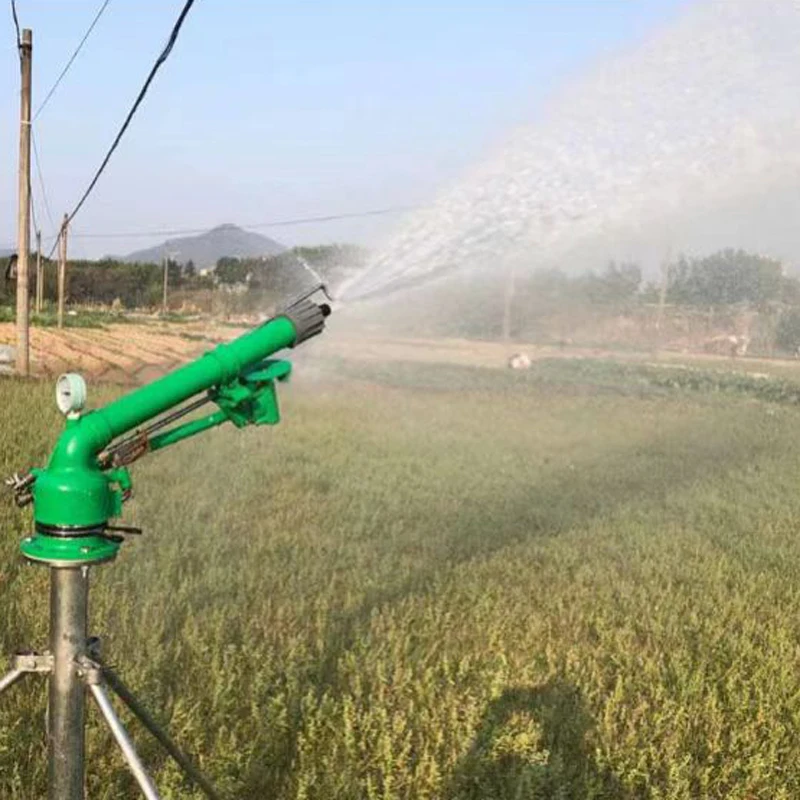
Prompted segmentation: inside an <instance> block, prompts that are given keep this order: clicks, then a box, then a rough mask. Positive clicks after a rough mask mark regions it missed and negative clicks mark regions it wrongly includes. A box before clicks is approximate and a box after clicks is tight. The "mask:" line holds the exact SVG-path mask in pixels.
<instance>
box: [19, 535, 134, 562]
mask: <svg viewBox="0 0 800 800" xmlns="http://www.w3.org/2000/svg"><path fill="white" fill-rule="evenodd" d="M119 547H120V543H119V542H118V541H116V540H114V539H110V538H108V537H107V536H45V535H42V534H40V533H34V534H33V536H29V537H28V538H27V539H23V540H22V544H20V550H21V551H22V554H23V555H24V556H25V558H27V559H29V560H30V561H40V562H42V563H44V564H49V565H50V566H54V567H75V566H79V565H83V564H99V563H101V562H102V561H111V560H112V559H114V558H115V557H116V555H117V552H118V551H119Z"/></svg>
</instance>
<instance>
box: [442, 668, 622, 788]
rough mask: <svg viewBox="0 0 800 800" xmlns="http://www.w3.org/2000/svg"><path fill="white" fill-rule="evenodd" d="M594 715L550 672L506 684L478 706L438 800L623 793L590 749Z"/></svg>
mask: <svg viewBox="0 0 800 800" xmlns="http://www.w3.org/2000/svg"><path fill="white" fill-rule="evenodd" d="M593 727H594V720H593V719H592V717H591V716H590V714H589V713H588V712H587V710H586V708H585V705H584V702H583V698H582V696H581V694H580V691H579V690H578V689H577V688H576V687H575V686H572V685H571V684H569V683H567V682H565V681H563V680H560V679H554V680H552V681H550V682H548V683H546V684H544V685H542V686H537V687H517V688H511V689H507V690H506V691H505V692H503V694H501V695H500V697H498V698H497V699H496V700H494V701H492V702H491V703H490V704H489V706H488V707H487V709H486V713H485V714H484V716H483V719H482V721H481V724H480V726H479V728H478V731H477V733H476V735H475V739H474V740H473V743H472V746H471V747H470V749H469V751H468V752H467V753H466V754H465V756H464V757H463V758H462V760H461V762H460V763H459V765H458V766H457V768H456V770H455V772H454V774H453V776H452V778H451V780H450V783H449V786H448V787H447V789H446V790H445V791H444V792H443V794H442V799H443V800H487V798H492V800H538V799H539V798H541V800H545V798H546V799H547V800H550V799H551V798H560V799H563V800H571V798H575V800H592V798H607V799H608V800H610V799H611V798H613V800H627V798H630V797H631V795H630V794H629V793H628V792H627V791H626V790H625V788H624V787H623V786H622V784H621V783H620V781H619V780H618V779H617V777H616V776H615V775H614V774H613V773H612V772H611V771H610V770H609V769H607V768H604V767H601V766H600V765H599V764H598V763H597V761H596V759H595V757H594V754H593V753H592V746H591V730H592V728H593Z"/></svg>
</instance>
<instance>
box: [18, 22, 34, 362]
mask: <svg viewBox="0 0 800 800" xmlns="http://www.w3.org/2000/svg"><path fill="white" fill-rule="evenodd" d="M32 59H33V33H32V32H31V30H30V29H29V28H25V29H24V30H23V31H22V38H21V39H20V43H19V64H20V76H21V88H20V104H19V192H18V197H19V208H18V213H17V372H18V373H19V374H20V375H25V376H27V375H28V374H29V373H30V340H29V330H28V328H29V325H30V297H29V296H28V256H29V255H30V250H31V61H32Z"/></svg>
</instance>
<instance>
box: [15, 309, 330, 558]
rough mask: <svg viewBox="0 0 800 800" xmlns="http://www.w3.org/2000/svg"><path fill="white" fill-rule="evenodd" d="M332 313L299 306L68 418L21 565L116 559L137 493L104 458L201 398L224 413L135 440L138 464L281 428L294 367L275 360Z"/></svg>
mask: <svg viewBox="0 0 800 800" xmlns="http://www.w3.org/2000/svg"><path fill="white" fill-rule="evenodd" d="M328 313H330V309H329V307H328V306H326V305H317V304H316V303H313V302H311V301H310V300H302V301H300V302H299V303H297V304H295V305H293V306H291V307H290V308H289V309H287V311H286V312H284V313H283V314H281V315H279V316H276V317H274V318H272V319H270V320H267V321H266V322H265V323H263V324H262V325H260V326H258V327H257V328H254V329H253V330H251V331H249V332H248V333H245V334H243V335H242V336H240V337H239V338H238V339H235V340H234V341H232V342H230V343H228V344H221V345H219V346H218V347H216V348H215V349H214V350H210V351H208V352H206V353H205V354H204V355H202V356H201V357H200V358H198V359H197V360H195V361H193V362H191V363H189V364H187V365H186V366H184V367H181V368H179V369H177V370H175V371H174V372H172V373H170V374H168V375H165V376H164V377H162V378H160V379H158V380H156V381H154V382H152V383H150V384H148V385H146V386H143V387H141V388H140V389H137V390H135V391H133V392H131V393H129V394H127V395H125V396H123V397H121V398H119V399H118V400H115V401H113V402H111V403H109V404H108V405H106V406H104V407H103V408H99V409H97V410H94V411H89V412H87V413H85V414H80V413H79V412H73V413H70V414H69V415H68V418H67V421H66V428H65V430H64V432H63V433H62V434H61V436H60V437H59V439H58V442H57V443H56V446H55V448H54V450H53V452H52V454H51V456H50V459H49V461H48V463H47V466H46V467H44V468H43V469H34V470H31V472H30V474H29V476H27V477H26V481H27V483H26V496H27V497H28V498H29V499H30V501H32V502H33V505H34V521H35V530H34V533H33V535H32V536H30V537H28V538H26V539H25V540H24V541H23V542H22V545H21V550H22V553H23V555H24V556H25V557H26V558H28V559H29V560H32V561H38V562H43V563H46V564H48V565H50V566H53V567H70V566H71V567H77V566H82V565H89V564H95V563H99V562H102V561H108V560H110V559H113V558H114V557H115V556H116V554H117V551H118V550H119V547H120V542H121V537H119V536H116V535H113V534H111V535H110V534H109V532H108V528H109V521H110V520H112V519H113V518H114V517H117V516H119V515H120V514H121V511H122V503H123V502H124V500H126V499H127V498H128V497H129V496H130V493H131V489H132V484H131V478H130V475H129V473H128V470H127V466H126V463H122V464H120V463H118V462H119V461H120V460H122V461H123V462H125V459H114V458H113V457H111V456H109V454H108V450H107V449H108V448H109V446H110V445H111V444H112V442H114V440H115V439H117V438H118V437H120V436H123V435H125V434H129V433H130V432H131V431H134V430H135V429H137V428H138V427H139V426H141V425H143V424H145V423H147V422H149V421H151V420H153V419H154V418H156V417H158V416H159V415H162V414H165V413H166V412H169V411H170V410H172V409H174V408H175V407H176V406H178V405H180V404H181V403H184V402H186V401H187V400H189V399H191V398H193V397H194V396H195V395H198V394H200V393H202V392H206V393H207V399H208V400H210V401H212V402H214V403H215V404H216V405H217V406H218V408H219V410H218V411H216V412H214V413H212V414H210V415H208V416H206V417H203V418H200V419H195V420H193V421H191V422H187V423H185V424H183V425H179V426H177V427H175V428H172V429H171V430H169V431H166V432H163V433H160V434H159V435H157V436H152V437H151V436H147V435H144V434H141V435H140V436H138V437H135V436H134V437H132V438H133V439H134V444H136V445H137V446H138V452H137V453H136V457H138V456H139V455H143V454H144V453H146V452H149V451H151V450H158V449H161V448H163V447H166V446H168V445H170V444H174V443H176V442H178V441H181V440H182V439H185V438H188V437H189V436H194V435H196V434H197V433H200V432H202V431H204V430H207V429H209V428H211V427H214V426H216V425H220V424H222V423H224V422H228V421H230V422H233V424H234V425H236V427H243V426H245V425H274V424H276V423H277V422H278V421H279V420H280V413H279V408H278V398H277V391H276V383H277V382H278V381H283V380H286V379H287V378H288V377H289V374H290V372H291V365H290V364H289V363H288V362H286V361H273V360H269V356H271V355H273V354H275V353H276V352H278V351H280V350H283V349H285V348H290V347H295V346H296V345H297V344H299V343H300V342H302V341H305V340H306V339H308V338H310V337H311V336H314V335H316V334H318V333H320V332H321V331H322V329H323V327H324V318H325V317H326V316H327V315H328ZM131 460H132V459H131ZM128 463H129V462H128Z"/></svg>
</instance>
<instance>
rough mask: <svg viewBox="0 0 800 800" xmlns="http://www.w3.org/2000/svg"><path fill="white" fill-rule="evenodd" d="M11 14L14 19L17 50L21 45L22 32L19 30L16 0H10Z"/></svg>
mask: <svg viewBox="0 0 800 800" xmlns="http://www.w3.org/2000/svg"><path fill="white" fill-rule="evenodd" d="M11 16H12V17H13V19H14V29H15V30H16V32H17V50H18V51H19V49H20V48H21V47H22V33H20V30H19V17H18V16H17V2H16V0H11Z"/></svg>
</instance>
